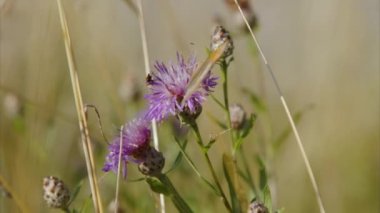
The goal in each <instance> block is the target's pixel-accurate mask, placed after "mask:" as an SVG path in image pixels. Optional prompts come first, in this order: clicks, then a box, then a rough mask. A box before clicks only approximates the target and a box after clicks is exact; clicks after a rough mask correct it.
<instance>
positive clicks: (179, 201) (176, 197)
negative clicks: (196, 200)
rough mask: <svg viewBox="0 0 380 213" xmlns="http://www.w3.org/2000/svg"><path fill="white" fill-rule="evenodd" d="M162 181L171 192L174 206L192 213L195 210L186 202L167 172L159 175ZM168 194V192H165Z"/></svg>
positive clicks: (180, 210) (183, 212)
mask: <svg viewBox="0 0 380 213" xmlns="http://www.w3.org/2000/svg"><path fill="white" fill-rule="evenodd" d="M158 179H159V181H160V183H162V184H163V185H165V187H166V189H167V190H168V192H169V193H170V199H171V201H172V202H173V204H174V206H175V207H176V208H177V210H178V211H179V212H181V213H191V212H193V211H192V210H191V208H190V206H189V205H188V204H187V203H186V201H185V200H184V199H183V198H182V197H181V195H180V194H179V193H178V191H177V190H176V189H175V187H174V186H173V184H172V182H171V181H170V179H169V178H168V176H166V175H165V174H161V175H159V176H158ZM165 195H168V194H165Z"/></svg>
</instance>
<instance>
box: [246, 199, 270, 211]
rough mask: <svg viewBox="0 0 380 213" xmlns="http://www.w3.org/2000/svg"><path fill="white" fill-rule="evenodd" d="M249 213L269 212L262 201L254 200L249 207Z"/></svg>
mask: <svg viewBox="0 0 380 213" xmlns="http://www.w3.org/2000/svg"><path fill="white" fill-rule="evenodd" d="M247 212H248V213H268V212H269V211H268V208H267V207H265V206H264V204H263V203H262V202H260V201H253V202H252V203H251V204H250V205H249V207H248V211H247Z"/></svg>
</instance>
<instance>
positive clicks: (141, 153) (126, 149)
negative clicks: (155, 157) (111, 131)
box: [103, 119, 151, 178]
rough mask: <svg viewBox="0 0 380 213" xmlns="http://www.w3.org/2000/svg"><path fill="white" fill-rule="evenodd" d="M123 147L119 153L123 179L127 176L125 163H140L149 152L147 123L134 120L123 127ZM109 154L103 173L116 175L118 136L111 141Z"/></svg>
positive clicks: (141, 120) (118, 148) (149, 135)
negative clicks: (110, 172) (111, 172)
mask: <svg viewBox="0 0 380 213" xmlns="http://www.w3.org/2000/svg"><path fill="white" fill-rule="evenodd" d="M122 137H123V141H122V142H123V146H122V153H121V161H122V162H121V167H122V172H123V177H124V178H125V177H126V175H127V163H128V162H133V163H141V162H142V161H144V159H145V156H146V155H145V152H146V151H148V150H149V142H150V137H151V130H150V128H149V123H148V122H147V121H146V120H143V119H135V120H133V121H131V122H129V123H128V124H127V125H125V126H124V128H123V130H122ZM108 150H109V153H108V155H107V157H106V162H105V164H104V167H103V171H104V172H108V171H113V172H115V173H117V170H118V164H119V150H120V135H119V136H118V137H116V138H115V139H113V141H112V143H111V144H110V145H109V147H108Z"/></svg>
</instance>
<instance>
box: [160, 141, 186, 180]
mask: <svg viewBox="0 0 380 213" xmlns="http://www.w3.org/2000/svg"><path fill="white" fill-rule="evenodd" d="M174 140H175V141H177V142H178V145H179V146H181V147H182V149H183V150H186V146H187V140H184V141H183V144H182V145H181V144H180V142H179V140H178V138H174ZM182 158H183V154H182V152H181V151H180V152H179V153H178V155H177V157H176V158H175V160H174V162H173V165H172V166H171V167H170V169H169V170H168V171H167V172H165V174H168V173H170V172H171V171H173V170H174V169H175V168H177V167H178V166H179V164H180V163H181V161H182Z"/></svg>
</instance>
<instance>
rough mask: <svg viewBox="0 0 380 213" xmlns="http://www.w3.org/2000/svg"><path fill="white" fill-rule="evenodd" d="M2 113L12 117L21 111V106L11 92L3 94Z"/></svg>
mask: <svg viewBox="0 0 380 213" xmlns="http://www.w3.org/2000/svg"><path fill="white" fill-rule="evenodd" d="M3 106H4V114H5V115H7V116H9V117H10V118H14V117H16V116H17V115H19V114H20V113H21V111H22V106H21V104H20V101H19V99H18V98H17V96H15V95H14V94H12V93H8V94H6V95H5V97H4V100H3Z"/></svg>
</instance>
